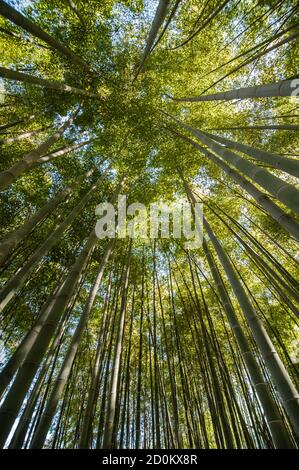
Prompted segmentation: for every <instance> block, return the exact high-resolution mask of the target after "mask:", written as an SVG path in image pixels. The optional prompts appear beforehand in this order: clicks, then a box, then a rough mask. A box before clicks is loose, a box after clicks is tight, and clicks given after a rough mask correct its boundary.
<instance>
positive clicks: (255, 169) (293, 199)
mask: <svg viewBox="0 0 299 470" xmlns="http://www.w3.org/2000/svg"><path fill="white" fill-rule="evenodd" d="M173 119H174V120H175V121H176V122H178V123H179V124H180V125H181V126H182V127H183V128H184V129H186V130H187V131H188V132H190V133H191V134H192V135H193V136H195V137H197V138H198V139H200V140H201V142H202V143H203V144H205V145H207V147H208V148H209V149H210V150H212V151H213V152H215V153H216V154H217V155H218V156H220V157H221V158H223V160H225V161H226V162H227V163H229V164H230V165H233V166H234V167H235V168H237V169H238V170H240V171H241V172H242V173H243V174H244V175H245V176H247V177H248V178H250V179H251V180H252V181H254V182H255V183H257V184H259V185H260V186H261V187H262V188H264V189H266V191H268V192H269V193H270V194H272V195H273V196H274V197H275V198H277V199H278V200H279V201H280V202H282V203H283V204H285V205H286V206H287V207H289V208H290V209H291V210H293V211H294V212H296V213H297V214H299V190H297V189H296V188H295V187H294V186H292V185H290V184H289V183H287V182H286V181H284V180H281V179H280V178H278V177H277V176H275V175H272V173H269V172H268V171H267V170H264V169H263V168H260V167H259V166H256V165H255V164H254V163H251V162H250V161H248V160H246V159H244V158H242V157H240V156H239V155H237V154H235V153H233V152H232V151H231V150H228V149H227V148H225V147H223V146H222V145H219V144H218V143H217V142H215V141H214V140H212V139H210V138H209V137H208V136H207V135H206V134H205V133H203V132H201V131H200V130H198V129H194V128H193V127H191V126H189V125H188V124H184V123H183V122H181V121H179V120H178V119H176V118H173Z"/></svg>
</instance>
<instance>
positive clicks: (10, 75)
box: [0, 67, 101, 99]
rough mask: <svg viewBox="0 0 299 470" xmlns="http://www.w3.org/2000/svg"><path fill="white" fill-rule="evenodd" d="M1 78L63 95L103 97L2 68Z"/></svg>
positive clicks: (64, 84) (60, 83) (0, 71)
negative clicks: (55, 91)
mask: <svg viewBox="0 0 299 470" xmlns="http://www.w3.org/2000/svg"><path fill="white" fill-rule="evenodd" d="M0 77H2V78H7V79H9V80H15V81H17V82H24V83H30V84H32V85H39V86H41V87H45V88H50V89H51V90H57V91H59V92H61V93H72V94H74V95H79V96H83V97H84V96H85V97H87V98H95V99H101V97H100V96H99V95H97V94H95V93H92V92H91V91H87V90H82V89H81V88H77V87H74V86H71V85H67V84H66V83H63V82H59V81H53V80H46V79H45V78H39V77H35V76H33V75H29V74H28V73H23V72H18V71H16V70H11V69H7V68H5V67H0Z"/></svg>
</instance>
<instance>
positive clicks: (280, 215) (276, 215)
mask: <svg viewBox="0 0 299 470" xmlns="http://www.w3.org/2000/svg"><path fill="white" fill-rule="evenodd" d="M172 133H173V134H174V135H177V136H178V137H179V138H181V139H182V140H185V141H186V142H188V143H189V144H191V145H192V146H193V147H194V148H196V150H198V151H199V152H200V153H201V154H203V155H205V156H206V157H208V158H209V160H211V161H212V162H214V163H215V164H216V165H217V166H219V167H220V168H221V169H223V170H224V171H225V173H227V174H228V175H229V176H230V177H231V178H232V179H233V180H234V181H235V182H236V183H237V184H238V185H240V186H241V187H242V188H243V189H244V190H245V191H246V192H248V193H249V194H250V195H251V196H252V197H253V198H254V199H255V200H256V201H257V203H258V204H259V205H260V206H261V207H262V208H263V209H265V211H266V212H267V213H268V214H269V215H270V216H271V217H272V218H273V219H274V220H276V221H277V222H278V223H279V224H280V225H281V226H282V227H283V228H284V229H285V230H286V231H287V232H289V233H290V234H291V235H292V236H293V237H295V239H296V240H298V241H299V224H298V223H297V222H296V221H295V220H294V219H293V218H292V217H290V216H289V215H288V214H286V213H285V212H284V211H282V210H281V209H280V207H278V206H277V205H276V204H274V203H273V202H272V201H271V199H270V198H269V197H268V196H267V195H266V194H265V193H262V192H261V191H260V190H259V189H258V188H256V186H254V185H253V184H252V183H251V182H250V181H248V180H247V179H246V178H244V177H243V176H242V175H240V173H238V172H237V171H236V170H234V169H233V168H231V167H230V166H229V165H227V164H226V163H225V162H224V161H222V160H221V159H220V158H218V157H217V156H216V155H214V154H213V153H212V152H210V151H209V150H207V149H206V148H204V147H202V146H201V145H199V144H197V142H194V141H193V140H191V139H189V138H188V137H186V136H184V135H183V134H180V133H179V132H177V131H172Z"/></svg>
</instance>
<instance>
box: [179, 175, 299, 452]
mask: <svg viewBox="0 0 299 470" xmlns="http://www.w3.org/2000/svg"><path fill="white" fill-rule="evenodd" d="M183 183H184V186H185V189H186V191H187V194H188V196H189V197H190V199H191V201H192V203H193V204H194V203H195V202H196V201H195V197H194V195H193V193H192V191H191V190H190V188H189V186H188V185H187V183H186V181H185V180H183ZM203 220H204V227H205V229H206V231H207V234H208V236H209V238H210V240H211V242H212V244H213V246H214V249H215V251H216V253H217V256H218V258H219V260H220V262H221V264H222V266H223V269H224V271H225V273H226V276H227V278H228V279H229V282H230V284H231V287H232V289H233V291H234V294H235V296H236V298H237V300H238V302H239V305H240V307H241V310H242V312H243V314H244V317H245V318H246V320H247V322H248V326H249V328H250V331H251V332H252V335H253V337H254V339H255V341H256V344H257V346H258V348H259V350H260V352H261V355H262V358H263V360H264V362H265V364H266V367H267V369H268V370H269V372H270V373H271V376H272V380H273V383H274V384H275V385H276V387H277V390H278V393H279V395H280V398H281V402H282V404H283V406H284V408H285V410H286V412H287V414H288V416H289V419H290V421H291V423H292V425H293V427H294V430H295V432H296V435H297V436H299V397H298V392H297V390H296V388H295V386H294V385H293V383H292V381H291V378H290V376H289V374H288V372H287V370H286V369H285V367H284V365H283V363H282V361H281V359H280V357H279V355H278V353H277V351H276V349H275V347H274V345H273V344H272V341H271V339H270V337H269V336H268V333H267V332H266V330H265V328H264V326H263V325H262V323H261V321H260V320H259V318H258V316H257V313H256V311H255V310H254V308H253V306H252V305H251V303H250V301H249V299H248V297H247V295H246V292H245V290H244V288H243V286H242V284H241V281H240V279H239V277H238V276H237V274H236V272H235V270H234V268H233V266H232V264H231V262H230V260H229V258H228V256H227V254H226V253H225V251H224V249H223V248H222V245H221V244H220V242H219V241H218V239H217V238H216V236H215V234H214V232H213V230H212V228H211V227H210V225H209V223H208V221H207V220H206V218H205V217H204V219H203ZM273 419H274V418H273ZM274 421H276V419H274ZM271 424H273V421H272V422H271ZM274 424H275V423H274ZM269 425H270V423H269ZM282 435H283V434H282ZM283 440H284V444H283V442H282V443H281V444H283V445H284V447H293V445H292V442H291V440H290V439H287V435H286V436H285V438H284V439H283Z"/></svg>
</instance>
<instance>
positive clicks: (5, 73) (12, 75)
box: [0, 0, 100, 99]
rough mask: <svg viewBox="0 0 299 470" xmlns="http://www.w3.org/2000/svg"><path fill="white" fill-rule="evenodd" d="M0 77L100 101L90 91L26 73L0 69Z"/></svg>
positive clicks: (97, 96)
mask: <svg viewBox="0 0 299 470" xmlns="http://www.w3.org/2000/svg"><path fill="white" fill-rule="evenodd" d="M0 1H1V0H0ZM0 77H2V78H7V79H9V80H15V81H17V82H24V83H31V84H32V85H39V86H42V87H45V88H50V89H51V90H56V91H59V92H61V93H72V94H74V95H79V96H86V97H87V98H95V99H100V96H99V95H97V94H96V93H92V92H91V91H87V90H82V89H81V88H77V87H74V86H71V85H67V84H66V83H64V82H59V81H57V80H55V81H54V80H47V79H45V78H39V77H35V76H33V75H28V74H27V73H23V72H18V71H17V70H11V69H7V68H5V67H0Z"/></svg>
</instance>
